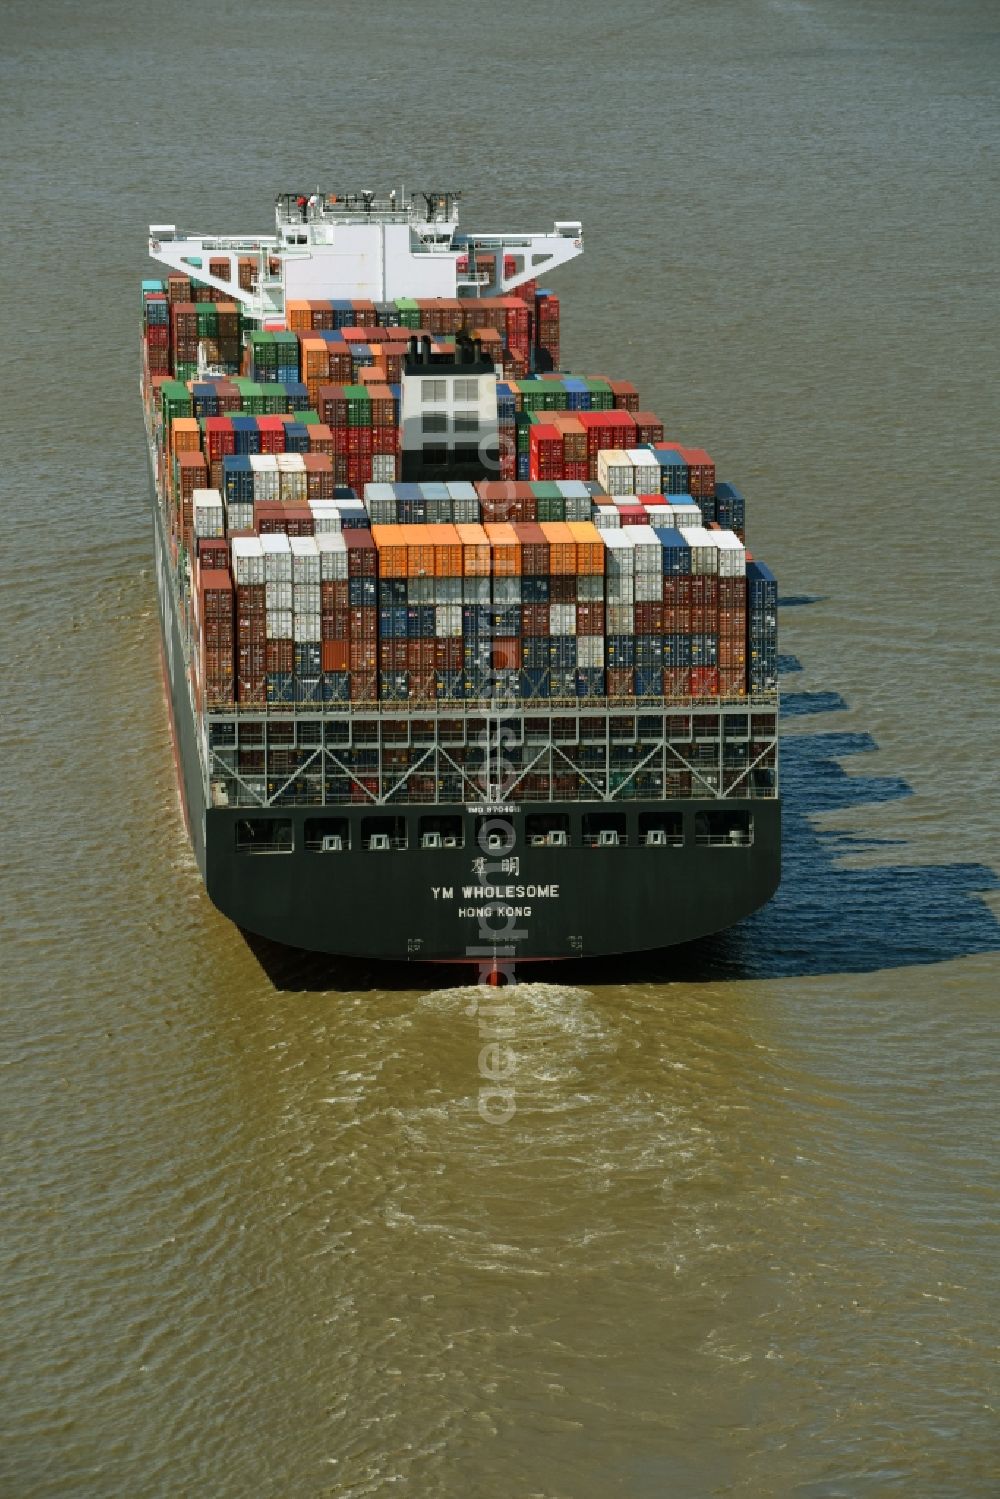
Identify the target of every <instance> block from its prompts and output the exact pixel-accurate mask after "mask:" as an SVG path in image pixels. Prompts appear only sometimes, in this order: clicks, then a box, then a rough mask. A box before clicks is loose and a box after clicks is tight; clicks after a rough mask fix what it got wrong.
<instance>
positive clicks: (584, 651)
mask: <svg viewBox="0 0 1000 1499" xmlns="http://www.w3.org/2000/svg"><path fill="white" fill-rule="evenodd" d="M576 664H577V666H582V667H586V668H587V669H589V670H590V671H595V670H601V669H603V666H604V636H603V635H578V636H577V638H576Z"/></svg>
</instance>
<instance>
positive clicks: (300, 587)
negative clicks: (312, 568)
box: [292, 556, 320, 614]
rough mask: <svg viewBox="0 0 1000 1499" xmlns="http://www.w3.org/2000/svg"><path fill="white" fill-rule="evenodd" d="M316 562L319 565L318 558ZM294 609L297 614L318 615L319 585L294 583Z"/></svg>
mask: <svg viewBox="0 0 1000 1499" xmlns="http://www.w3.org/2000/svg"><path fill="white" fill-rule="evenodd" d="M316 561H317V564H318V563H319V557H318V556H317V558H316ZM292 608H293V609H294V610H295V612H296V614H318V613H319V611H320V586H319V583H318V582H317V583H293V584H292Z"/></svg>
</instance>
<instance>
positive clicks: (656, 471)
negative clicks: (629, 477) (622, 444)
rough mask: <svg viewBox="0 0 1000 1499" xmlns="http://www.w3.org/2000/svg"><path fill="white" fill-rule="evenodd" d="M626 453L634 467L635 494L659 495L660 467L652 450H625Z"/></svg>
mask: <svg viewBox="0 0 1000 1499" xmlns="http://www.w3.org/2000/svg"><path fill="white" fill-rule="evenodd" d="M626 452H627V454H628V456H629V457H630V458H631V460H632V462H633V464H634V466H635V492H636V494H659V493H660V465H659V464H658V463H657V461H656V459H655V458H654V457H653V450H652V448H627V449H626Z"/></svg>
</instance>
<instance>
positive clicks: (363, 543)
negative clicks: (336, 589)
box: [343, 486, 378, 578]
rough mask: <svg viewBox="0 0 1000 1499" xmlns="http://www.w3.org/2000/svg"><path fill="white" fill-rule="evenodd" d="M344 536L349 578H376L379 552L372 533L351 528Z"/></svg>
mask: <svg viewBox="0 0 1000 1499" xmlns="http://www.w3.org/2000/svg"><path fill="white" fill-rule="evenodd" d="M352 487H353V486H352ZM343 534H344V540H345V542H346V543H347V576H348V577H349V578H374V577H376V576H377V573H378V552H377V550H376V547H375V542H374V540H373V538H372V533H371V532H370V531H365V530H362V529H360V528H359V527H355V526H351V527H349V528H348V529H347V530H346V531H345V532H344V533H343Z"/></svg>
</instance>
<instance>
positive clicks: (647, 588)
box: [635, 572, 663, 604]
mask: <svg viewBox="0 0 1000 1499" xmlns="http://www.w3.org/2000/svg"><path fill="white" fill-rule="evenodd" d="M662 598H663V574H662V573H659V572H657V573H636V575H635V601H636V603H637V604H658V603H659V602H660V600H661V599H662Z"/></svg>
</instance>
